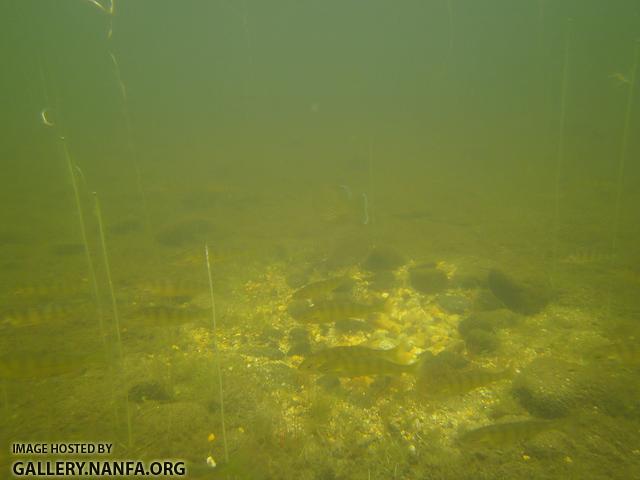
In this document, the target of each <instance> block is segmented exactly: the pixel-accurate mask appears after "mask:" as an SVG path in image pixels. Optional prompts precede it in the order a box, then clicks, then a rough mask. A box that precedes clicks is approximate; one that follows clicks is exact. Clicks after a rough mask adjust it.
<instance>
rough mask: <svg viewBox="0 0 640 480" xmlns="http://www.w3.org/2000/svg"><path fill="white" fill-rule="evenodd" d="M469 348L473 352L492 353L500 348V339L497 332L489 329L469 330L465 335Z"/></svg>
mask: <svg viewBox="0 0 640 480" xmlns="http://www.w3.org/2000/svg"><path fill="white" fill-rule="evenodd" d="M464 342H465V345H466V346H467V350H469V351H470V352H472V353H490V352H495V351H496V350H498V348H500V340H498V337H497V336H496V334H495V333H493V332H489V331H487V330H479V329H473V330H469V331H468V332H467V334H466V335H465V337H464Z"/></svg>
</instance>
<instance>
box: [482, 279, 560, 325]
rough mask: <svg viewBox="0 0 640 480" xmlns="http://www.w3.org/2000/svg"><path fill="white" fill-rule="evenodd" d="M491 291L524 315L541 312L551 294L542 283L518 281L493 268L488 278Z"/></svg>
mask: <svg viewBox="0 0 640 480" xmlns="http://www.w3.org/2000/svg"><path fill="white" fill-rule="evenodd" d="M487 282H488V285H489V289H490V290H491V292H492V293H493V294H494V295H495V296H496V297H497V298H498V299H499V300H500V301H502V303H504V305H505V306H506V307H507V308H508V309H509V310H513V311H514V312H517V313H522V314H523V315H534V314H536V313H538V312H540V311H541V310H542V309H543V308H544V307H545V306H546V305H547V303H548V302H549V299H550V294H549V291H548V289H547V288H546V287H545V286H543V285H542V284H539V283H535V282H524V281H517V280H515V279H513V278H511V277H509V276H508V275H506V274H505V273H503V272H501V271H499V270H491V271H490V272H489V276H488V278H487Z"/></svg>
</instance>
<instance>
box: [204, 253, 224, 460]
mask: <svg viewBox="0 0 640 480" xmlns="http://www.w3.org/2000/svg"><path fill="white" fill-rule="evenodd" d="M204 257H205V262H206V264H207V276H208V277H209V294H210V296H211V325H212V328H213V331H212V338H213V353H214V355H215V356H216V368H217V373H218V393H219V396H220V417H221V423H222V444H223V447H224V460H225V462H228V461H229V450H228V448H227V428H226V425H225V420H224V396H223V388H222V370H221V368H220V352H219V351H218V342H217V340H216V335H217V328H216V302H215V297H214V296H213V277H212V276H211V262H210V260H209V245H208V244H206V243H205V244H204Z"/></svg>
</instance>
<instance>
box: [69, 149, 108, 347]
mask: <svg viewBox="0 0 640 480" xmlns="http://www.w3.org/2000/svg"><path fill="white" fill-rule="evenodd" d="M59 138H60V142H61V143H62V151H63V152H64V156H65V160H66V162H67V168H68V170H69V177H70V178H71V186H72V187H73V197H74V199H75V202H76V211H77V214H78V223H79V224H80V234H81V235H82V244H83V245H84V254H85V257H86V260H87V266H88V269H89V278H90V280H91V286H92V287H93V295H94V297H95V299H96V311H97V314H98V324H99V326H100V337H101V341H102V345H103V347H105V348H106V333H105V328H104V318H103V316H104V312H103V310H102V302H101V301H100V292H99V290H98V278H97V276H96V269H95V267H94V265H93V259H92V258H91V251H90V250H89V241H88V239H87V227H86V225H85V223H84V215H83V214H82V203H81V202H80V192H79V190H78V181H77V180H76V167H75V164H74V163H73V160H72V159H71V155H70V154H69V148H68V146H67V141H66V139H65V137H64V136H60V137H59ZM105 351H106V350H105Z"/></svg>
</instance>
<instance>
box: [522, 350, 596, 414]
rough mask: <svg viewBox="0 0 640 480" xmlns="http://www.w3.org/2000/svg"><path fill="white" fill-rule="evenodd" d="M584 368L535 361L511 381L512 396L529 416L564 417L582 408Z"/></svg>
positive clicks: (565, 363) (540, 359)
mask: <svg viewBox="0 0 640 480" xmlns="http://www.w3.org/2000/svg"><path fill="white" fill-rule="evenodd" d="M584 380H585V378H584V368H583V367H581V366H580V365H578V364H574V363H569V362H565V361H563V360H557V359H554V358H538V359H536V360H534V361H533V362H531V363H530V364H529V365H527V366H526V367H525V368H524V369H523V370H522V372H521V373H520V374H519V375H518V376H517V377H516V378H515V379H514V381H513V390H512V392H513V395H514V396H515V398H516V399H517V400H518V402H519V403H520V404H521V405H522V406H523V407H524V408H525V409H527V411H528V412H529V413H531V414H532V415H535V416H538V417H542V418H560V417H564V416H566V415H567V414H569V412H570V411H571V410H572V409H573V408H574V407H575V406H576V405H579V404H584V401H585V392H584V383H583V382H584Z"/></svg>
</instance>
